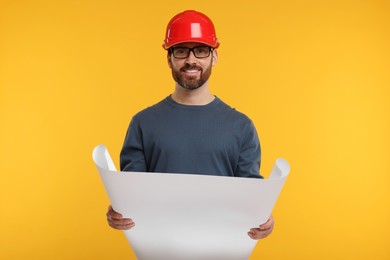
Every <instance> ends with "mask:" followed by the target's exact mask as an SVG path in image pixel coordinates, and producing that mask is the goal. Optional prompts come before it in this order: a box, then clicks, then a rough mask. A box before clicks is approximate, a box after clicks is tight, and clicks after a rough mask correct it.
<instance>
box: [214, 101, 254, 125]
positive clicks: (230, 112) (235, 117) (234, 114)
mask: <svg viewBox="0 0 390 260" xmlns="http://www.w3.org/2000/svg"><path fill="white" fill-rule="evenodd" d="M219 100H220V106H219V107H220V110H221V112H222V113H221V114H223V115H225V116H227V117H228V118H229V120H231V121H233V122H236V123H241V124H252V120H251V119H250V118H249V117H248V116H247V115H246V114H244V113H243V112H240V111H238V110H237V109H236V108H234V107H231V106H230V105H228V104H226V103H225V102H224V101H222V100H221V99H219Z"/></svg>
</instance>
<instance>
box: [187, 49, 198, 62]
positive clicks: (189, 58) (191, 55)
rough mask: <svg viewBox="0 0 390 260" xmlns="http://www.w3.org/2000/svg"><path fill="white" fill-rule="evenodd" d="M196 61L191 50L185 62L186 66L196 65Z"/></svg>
mask: <svg viewBox="0 0 390 260" xmlns="http://www.w3.org/2000/svg"><path fill="white" fill-rule="evenodd" d="M196 59H197V58H196V57H195V55H194V52H193V50H191V51H190V53H189V54H188V57H187V59H186V62H187V63H188V64H194V63H196Z"/></svg>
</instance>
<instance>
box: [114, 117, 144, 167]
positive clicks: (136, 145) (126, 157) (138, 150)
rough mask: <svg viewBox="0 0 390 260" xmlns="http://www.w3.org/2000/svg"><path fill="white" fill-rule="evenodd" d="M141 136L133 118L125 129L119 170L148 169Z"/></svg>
mask: <svg viewBox="0 0 390 260" xmlns="http://www.w3.org/2000/svg"><path fill="white" fill-rule="evenodd" d="M141 136H142V133H141V130H140V127H139V125H138V122H137V120H136V119H135V118H133V119H132V120H131V122H130V125H129V128H128V130H127V133H126V138H125V141H124V144H123V147H122V151H121V154H120V168H121V171H130V172H146V171H148V167H147V165H146V160H145V155H144V146H143V142H142V138H141Z"/></svg>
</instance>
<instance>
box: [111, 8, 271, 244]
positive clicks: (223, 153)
mask: <svg viewBox="0 0 390 260" xmlns="http://www.w3.org/2000/svg"><path fill="white" fill-rule="evenodd" d="M218 46H219V42H218V39H217V38H216V34H215V29H214V25H213V23H212V21H211V20H210V19H209V18H208V17H207V16H206V15H204V14H202V13H199V12H196V11H185V12H182V13H179V14H177V15H176V16H175V17H173V18H172V19H171V21H170V22H169V24H168V26H167V31H166V38H165V40H164V44H163V47H164V49H165V50H167V51H168V54H167V59H168V65H169V67H170V68H171V70H172V76H173V79H174V80H175V82H176V84H175V90H174V92H173V94H172V95H170V96H168V97H167V98H165V99H164V100H162V101H161V102H159V103H157V104H155V105H154V106H152V107H149V108H147V109H145V110H143V111H141V112H139V113H138V114H137V115H135V116H134V117H133V119H132V120H131V123H130V126H129V129H128V131H127V135H126V139H125V141H124V145H123V148H122V151H121V155H120V166H121V170H122V171H138V172H160V173H161V172H162V173H164V172H166V173H189V174H204V175H220V176H232V177H233V176H234V177H249V178H262V177H261V176H260V175H259V168H260V144H259V140H258V137H257V133H256V129H255V127H254V125H253V123H252V121H251V120H250V119H249V118H248V117H247V116H245V115H244V114H242V113H240V112H238V111H236V110H235V109H233V108H231V107H229V106H228V105H226V104H225V103H224V102H223V101H222V100H220V99H219V98H218V97H216V96H214V95H212V94H211V92H210V89H209V85H208V80H209V77H210V75H211V71H212V67H213V66H215V64H216V63H217V60H218V53H217V50H216V49H217V48H218ZM107 221H108V223H109V225H110V226H111V227H112V228H115V229H120V230H125V229H131V228H133V227H134V226H135V223H134V222H133V221H132V220H131V219H127V218H123V216H122V215H121V214H119V213H117V212H115V211H114V210H113V209H112V207H111V206H109V209H108V212H107ZM273 227H274V220H273V217H272V216H271V217H270V218H269V220H268V221H267V222H266V223H264V224H262V225H260V226H259V227H256V228H252V229H250V230H249V231H248V236H249V237H251V238H252V239H261V238H264V237H267V236H268V235H269V234H270V233H271V232H272V230H273Z"/></svg>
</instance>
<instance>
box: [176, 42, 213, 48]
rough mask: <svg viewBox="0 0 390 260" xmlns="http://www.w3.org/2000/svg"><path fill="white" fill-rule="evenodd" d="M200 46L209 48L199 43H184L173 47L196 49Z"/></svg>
mask: <svg viewBox="0 0 390 260" xmlns="http://www.w3.org/2000/svg"><path fill="white" fill-rule="evenodd" d="M198 46H208V45H207V44H203V43H199V42H183V43H179V44H176V45H174V46H172V47H187V48H194V47H198Z"/></svg>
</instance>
